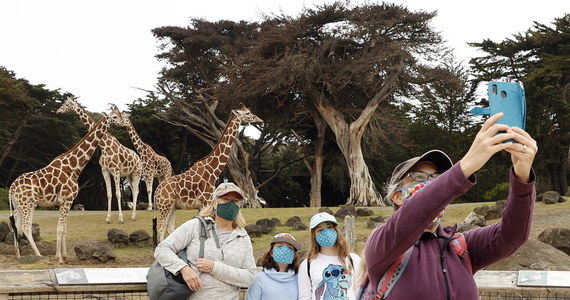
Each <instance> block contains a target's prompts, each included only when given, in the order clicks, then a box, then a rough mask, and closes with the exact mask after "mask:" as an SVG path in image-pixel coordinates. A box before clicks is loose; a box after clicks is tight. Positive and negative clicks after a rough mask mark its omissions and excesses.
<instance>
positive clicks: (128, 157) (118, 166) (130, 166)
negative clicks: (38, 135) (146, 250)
mask: <svg viewBox="0 0 570 300" xmlns="http://www.w3.org/2000/svg"><path fill="white" fill-rule="evenodd" d="M70 111H73V112H75V113H77V114H78V115H79V118H80V119H81V122H83V124H84V125H85V126H87V128H88V129H91V127H92V126H93V124H94V123H95V122H94V121H93V118H91V116H90V115H89V114H88V113H87V111H86V110H85V108H83V107H82V106H81V105H80V104H79V103H78V102H77V100H75V98H73V97H68V98H67V100H65V102H64V103H63V104H62V105H61V107H60V108H59V109H58V110H57V113H58V114H61V113H66V112H70ZM99 147H101V157H100V158H99V165H101V173H102V174H103V179H104V180H105V186H106V188H107V218H106V219H105V222H106V223H107V224H108V223H111V200H112V199H113V195H112V191H113V188H112V186H111V184H112V183H111V177H113V181H114V182H115V196H116V197H117V204H118V205H117V206H118V208H119V223H120V224H123V223H124V221H123V210H122V208H121V186H120V184H121V177H126V178H127V181H128V182H129V185H130V186H131V190H132V194H133V212H132V214H131V220H133V221H134V220H136V213H137V197H138V194H139V181H140V178H141V173H142V161H141V159H140V157H139V156H138V155H137V153H136V152H135V151H134V150H131V149H129V148H127V147H125V146H123V145H122V144H121V143H120V142H119V140H117V138H115V137H114V136H113V135H112V134H110V133H106V134H105V135H104V136H103V138H102V139H101V142H100V143H99Z"/></svg>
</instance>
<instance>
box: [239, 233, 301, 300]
mask: <svg viewBox="0 0 570 300" xmlns="http://www.w3.org/2000/svg"><path fill="white" fill-rule="evenodd" d="M300 249H301V244H300V243H299V242H297V240H296V239H295V238H294V237H293V236H292V235H290V234H289V233H279V234H277V235H275V237H274V238H273V240H272V241H271V244H270V247H269V249H268V250H267V252H265V254H264V255H263V257H262V258H261V266H262V267H263V272H261V273H259V274H257V275H256V276H255V278H254V279H253V283H252V284H251V286H250V287H249V289H248V290H247V295H246V296H245V300H262V299H265V300H268V299H271V300H297V296H298V288H297V272H298V270H299V256H298V255H297V251H299V250H300Z"/></svg>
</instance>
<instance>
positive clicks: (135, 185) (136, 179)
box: [129, 174, 141, 221]
mask: <svg viewBox="0 0 570 300" xmlns="http://www.w3.org/2000/svg"><path fill="white" fill-rule="evenodd" d="M130 178H131V179H130V180H129V185H130V186H131V192H132V194H133V213H132V214H131V220H133V221H135V220H136V219H137V198H138V196H139V183H140V181H141V176H140V175H139V174H134V175H133V174H131V177H130Z"/></svg>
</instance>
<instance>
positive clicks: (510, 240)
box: [365, 163, 536, 300]
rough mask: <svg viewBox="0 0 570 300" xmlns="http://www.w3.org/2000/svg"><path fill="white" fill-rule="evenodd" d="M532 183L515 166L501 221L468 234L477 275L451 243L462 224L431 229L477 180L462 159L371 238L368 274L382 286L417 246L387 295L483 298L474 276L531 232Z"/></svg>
mask: <svg viewBox="0 0 570 300" xmlns="http://www.w3.org/2000/svg"><path fill="white" fill-rule="evenodd" d="M529 181H530V183H524V182H521V181H519V180H518V179H517V178H516V176H515V175H514V172H513V169H512V168H511V170H510V189H509V196H508V199H507V203H506V205H505V210H504V212H503V218H502V220H501V221H500V222H499V223H496V224H494V225H490V226H486V227H483V228H479V229H474V230H471V231H468V232H465V233H464V235H465V239H466V242H467V248H468V251H469V256H470V257H471V262H472V265H473V273H471V271H470V270H469V267H468V265H467V261H466V260H465V259H464V258H461V257H459V256H458V255H457V253H455V251H454V250H453V249H452V248H451V246H450V245H449V244H448V239H449V237H451V236H452V235H453V233H454V232H455V230H456V227H457V226H453V227H450V226H448V227H445V228H442V226H439V227H438V228H437V230H436V232H434V233H432V232H428V231H425V228H426V227H427V226H428V225H429V224H430V223H431V222H432V220H433V219H434V218H435V217H436V216H437V215H438V214H439V212H441V211H442V210H444V209H445V207H446V206H447V205H448V204H450V203H451V202H452V201H453V200H454V199H456V198H457V197H459V196H461V195H463V194H464V193H465V192H466V191H467V190H468V189H469V188H471V187H472V186H473V185H475V183H476V179H475V176H474V175H472V176H471V177H469V178H468V179H465V176H464V175H463V172H462V171H461V167H460V165H459V163H456V164H455V165H454V166H453V167H452V168H451V169H449V170H448V171H447V172H445V173H443V174H442V175H440V176H439V177H438V178H437V179H435V180H434V181H433V182H432V183H431V184H429V185H428V186H426V187H424V188H423V189H421V190H419V191H418V192H417V193H416V194H414V196H413V197H411V198H410V199H409V200H408V201H406V202H405V203H404V205H403V206H402V207H400V209H398V210H397V211H396V212H395V213H394V214H393V215H392V216H391V217H390V218H389V219H388V221H387V222H386V224H385V225H383V226H382V227H379V228H378V229H376V230H375V231H373V232H372V233H371V234H370V236H369V237H368V241H367V242H366V252H365V256H366V263H367V268H368V269H367V273H368V276H369V278H370V282H371V283H373V285H374V290H376V289H377V285H378V282H379V281H380V279H381V278H382V275H383V274H384V273H385V272H386V271H387V270H388V268H389V267H390V265H391V264H392V263H393V262H394V261H395V260H396V259H397V258H398V257H400V255H402V253H404V251H406V250H407V249H408V248H410V247H411V246H412V245H414V244H415V245H416V246H415V249H414V251H413V252H412V256H411V257H410V260H409V262H408V265H407V267H406V269H405V271H404V273H403V275H402V276H401V277H400V279H399V280H398V282H397V283H396V285H395V286H394V287H393V289H392V291H391V292H390V294H389V295H388V297H387V299H401V300H407V299H430V300H439V299H442V300H451V299H457V300H478V299H479V296H478V291H477V285H476V283H475V280H474V278H473V274H474V273H475V272H477V271H478V270H481V269H482V268H484V267H486V266H488V265H491V264H493V263H495V262H498V261H500V260H501V259H504V258H506V257H508V256H509V255H511V254H512V253H513V252H515V251H516V250H517V249H518V248H519V247H520V246H521V245H523V244H524V243H525V242H526V241H527V239H528V236H529V233H530V226H531V221H532V213H533V208H534V202H535V200H536V192H535V187H534V182H535V175H534V171H532V172H531V176H530V180H529Z"/></svg>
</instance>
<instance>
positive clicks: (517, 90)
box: [471, 81, 526, 129]
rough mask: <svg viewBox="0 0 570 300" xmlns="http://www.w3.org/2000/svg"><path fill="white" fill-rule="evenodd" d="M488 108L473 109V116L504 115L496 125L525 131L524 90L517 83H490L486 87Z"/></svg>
mask: <svg viewBox="0 0 570 300" xmlns="http://www.w3.org/2000/svg"><path fill="white" fill-rule="evenodd" d="M488 95H489V108H481V107H475V108H473V109H472V110H471V113H472V114H473V115H494V114H496V113H500V112H502V113H504V116H503V117H502V118H500V119H499V120H498V121H497V123H499V124H506V125H508V126H517V127H519V128H522V129H525V122H526V99H525V95H524V89H523V87H522V84H521V83H518V82H503V81H490V82H489V86H488Z"/></svg>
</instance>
